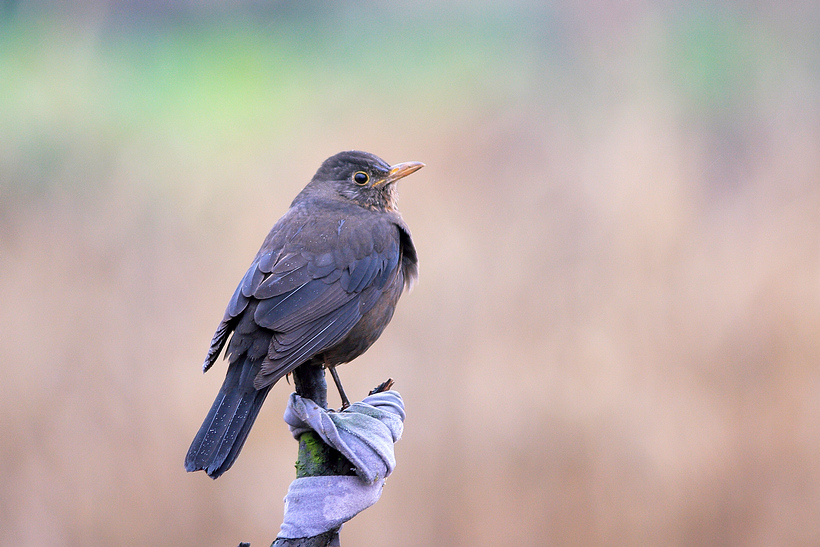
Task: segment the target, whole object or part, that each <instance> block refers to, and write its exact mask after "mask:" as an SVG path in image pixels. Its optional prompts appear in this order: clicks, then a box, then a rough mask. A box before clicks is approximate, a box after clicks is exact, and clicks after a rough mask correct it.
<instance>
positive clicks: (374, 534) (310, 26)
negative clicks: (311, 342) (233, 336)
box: [0, 1, 820, 546]
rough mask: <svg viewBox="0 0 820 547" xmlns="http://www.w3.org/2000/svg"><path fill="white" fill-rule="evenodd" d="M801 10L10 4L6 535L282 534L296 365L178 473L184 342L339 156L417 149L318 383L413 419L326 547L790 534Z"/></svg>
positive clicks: (814, 110) (798, 510)
mask: <svg viewBox="0 0 820 547" xmlns="http://www.w3.org/2000/svg"><path fill="white" fill-rule="evenodd" d="M818 29H820V9H818V7H817V6H816V5H815V3H812V2H792V3H789V4H788V5H781V4H774V3H770V4H767V3H748V4H747V3H742V2H737V3H724V4H708V3H695V4H692V3H685V2H673V3H660V2H657V3H652V2H649V3H640V4H616V3H600V2H590V3H583V4H577V3H569V2H554V3H546V4H545V3H536V2H526V1H521V2H507V3H502V4H498V3H490V2H473V3H465V2H454V3H433V2H429V3H428V2H421V3H416V4H411V5H399V4H394V3H389V2H350V3H344V4H332V5H327V4H325V3H319V2H300V3H283V2H272V3H262V2H252V1H240V2H234V3H231V4H230V5H229V6H226V5H223V4H222V3H215V2H201V3H177V4H172V3H167V2H151V3H147V4H146V3H137V2H124V3H106V2H100V3H94V4H82V5H64V4H60V3H39V4H26V3H18V2H5V3H2V4H1V5H0V303H1V304H2V305H0V333H2V334H3V336H2V337H0V339H1V340H2V343H1V344H2V345H0V352H2V354H3V356H4V358H3V364H2V365H0V431H3V440H2V441H1V442H0V465H1V466H2V468H3V469H4V473H3V474H2V475H0V544H3V545H6V544H8V545H46V544H48V545H109V544H133V545H143V544H145V545H149V544H150V545H172V544H173V545H178V544H236V543H238V542H239V541H251V542H252V544H254V545H259V544H264V542H265V541H267V542H270V541H271V540H272V539H273V538H274V537H275V535H276V531H277V530H278V525H279V522H280V519H281V515H282V502H281V500H282V497H283V496H284V494H285V492H286V489H287V485H288V484H289V482H290V481H291V480H292V479H293V477H294V469H293V462H294V460H295V455H296V443H295V442H294V441H293V440H292V439H291V438H290V437H289V435H288V433H287V430H286V428H285V426H284V424H283V423H282V422H281V413H282V410H283V409H284V405H285V401H286V399H287V396H288V393H289V391H290V389H291V388H290V386H288V385H287V384H285V383H282V385H277V386H276V388H274V390H273V391H272V393H271V396H270V397H269V398H268V402H267V403H266V405H265V408H264V409H263V410H262V413H261V415H260V418H259V420H258V421H257V424H256V426H255V427H254V431H253V433H252V434H251V436H250V438H249V441H248V443H247V444H246V446H245V448H244V450H243V454H242V456H241V457H240V458H239V460H238V462H237V464H236V465H235V466H234V468H232V469H231V471H230V472H229V473H227V474H226V475H225V476H224V477H222V478H220V479H219V480H218V481H216V482H212V481H210V480H209V479H207V478H206V477H204V476H197V475H186V474H185V473H184V471H183V468H182V459H183V456H184V454H185V450H186V449H187V447H188V444H189V442H190V440H191V438H192V436H193V434H194V433H195V431H196V429H197V427H198V426H199V424H200V422H201V420H202V418H203V417H204V415H205V413H206V412H207V409H208V408H209V405H210V403H211V400H212V397H213V396H214V394H215V393H216V391H217V389H218V386H219V384H220V383H221V381H222V378H221V377H220V376H221V374H222V373H223V372H224V368H220V365H217V366H215V367H214V370H213V371H212V372H209V373H208V374H207V375H205V376H204V377H203V376H202V375H201V374H200V373H199V370H200V369H199V365H200V363H201V360H202V358H203V356H204V354H205V351H206V350H207V344H208V342H209V340H210V337H211V334H212V331H213V329H214V328H215V327H216V325H217V322H218V320H219V319H220V317H221V316H222V315H221V314H222V313H223V311H224V305H225V303H226V302H227V300H228V298H229V297H230V295H231V294H232V292H233V289H234V287H235V285H236V283H237V282H238V280H239V279H240V278H241V276H242V274H243V273H244V271H245V269H246V267H247V265H248V264H249V262H250V260H251V258H252V256H253V254H254V253H255V252H256V250H257V248H258V246H259V244H260V243H261V241H262V239H263V238H264V236H265V234H266V233H267V230H268V229H269V228H270V226H271V225H272V224H273V222H274V221H275V220H276V219H277V218H278V217H279V216H280V215H281V214H282V213H283V212H284V211H285V208H286V207H287V205H288V203H290V200H291V199H292V198H293V197H294V196H295V195H296V193H297V192H298V191H299V189H301V188H302V186H304V184H305V183H306V182H307V181H308V180H309V178H310V176H311V175H312V174H313V172H314V171H315V169H316V168H317V167H318V166H319V164H320V162H321V161H322V160H324V159H325V158H326V157H328V156H330V155H332V154H334V153H336V152H338V151H340V150H343V149H351V148H358V149H365V150H368V151H371V152H374V153H376V154H378V155H380V156H382V157H384V158H385V159H386V160H387V161H389V162H393V163H395V162H399V161H410V160H418V161H424V162H425V163H426V164H427V167H426V168H425V169H424V170H422V171H420V172H419V173H418V174H415V175H413V177H411V178H408V179H407V181H406V182H403V183H402V187H401V195H402V199H401V210H402V212H403V214H404V217H405V219H406V220H407V222H408V224H409V225H410V227H411V228H412V230H413V233H414V239H415V241H416V246H417V247H418V251H419V255H420V268H421V273H420V275H421V279H420V283H419V285H418V287H417V288H416V289H415V290H414V292H413V293H411V294H409V295H405V296H404V297H403V298H402V301H401V303H400V304H399V307H398V310H397V313H396V316H395V319H394V320H393V322H392V324H391V325H390V326H389V327H388V329H387V330H386V331H385V334H384V335H383V337H382V338H381V339H380V341H379V342H378V343H377V344H376V345H374V347H373V348H372V349H371V350H369V351H368V353H367V354H365V355H364V356H362V357H361V358H359V359H357V361H356V362H355V363H353V364H350V365H345V366H344V367H342V368H341V369H340V374H341V375H342V377H343V378H344V381H345V386H346V388H347V390H348V392H349V393H350V394H351V395H352V396H353V397H359V398H361V397H362V396H364V394H366V393H367V391H368V390H369V389H371V388H372V387H373V386H375V385H376V384H378V383H380V382H381V381H383V380H384V379H385V378H386V377H388V376H392V377H393V378H395V379H396V382H397V383H396V388H397V389H398V390H399V391H400V392H401V393H402V395H403V396H404V398H405V400H406V403H407V407H408V420H407V422H406V430H405V435H404V438H403V439H402V440H401V441H400V442H399V443H398V444H397V459H398V467H397V470H396V473H395V474H394V475H393V476H391V477H390V480H389V484H388V485H387V487H386V489H385V492H384V496H383V498H382V499H381V500H380V502H379V503H378V504H377V505H376V506H374V507H373V508H371V509H368V510H367V511H366V512H364V513H362V514H361V515H359V516H357V517H356V519H354V520H353V521H351V522H350V523H349V524H347V525H346V526H345V528H344V531H343V533H342V542H343V544H348V543H349V544H351V545H394V546H395V545H447V546H451V545H495V544H498V543H502V544H510V545H553V544H554V545H701V544H704V545H814V544H817V543H818V541H820V524H818V523H820V509H819V508H820V505H818V504H817V500H818V499H820V368H818V366H817V364H818V362H820V336H818V334H820V187H819V186H818V184H819V183H820V31H818ZM353 394H358V395H353ZM331 397H332V396H331ZM331 404H333V401H331Z"/></svg>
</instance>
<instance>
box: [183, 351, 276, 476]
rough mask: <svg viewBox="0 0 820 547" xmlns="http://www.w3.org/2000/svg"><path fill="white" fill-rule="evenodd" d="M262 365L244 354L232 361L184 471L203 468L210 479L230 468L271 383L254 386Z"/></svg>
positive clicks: (189, 454) (188, 456) (197, 435)
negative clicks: (258, 387)
mask: <svg viewBox="0 0 820 547" xmlns="http://www.w3.org/2000/svg"><path fill="white" fill-rule="evenodd" d="M260 368H261V363H254V362H252V361H251V360H250V359H248V358H247V357H246V356H243V357H241V358H240V359H237V360H236V361H234V362H232V363H231V364H230V365H229V367H228V373H227V375H226V376H225V381H224V382H223V383H222V387H221V388H220V390H219V394H218V395H217V396H216V400H215V401H214V404H213V405H212V406H211V410H210V412H208V416H207V417H206V418H205V421H204V422H203V423H202V427H200V428H199V431H198V432H197V434H196V437H194V442H192V443H191V448H189V449H188V455H187V456H186V457H185V469H186V471H198V470H200V469H202V470H204V471H205V472H206V473H207V474H208V476H210V477H211V478H212V479H215V478H217V477H219V476H220V475H221V474H222V473H224V472H225V471H227V470H228V469H230V467H231V465H233V462H234V461H235V460H236V458H237V456H239V451H240V450H242V445H244V444H245V439H247V438H248V432H249V431H250V430H251V427H252V426H253V422H254V420H256V415H257V414H259V409H260V408H262V403H263V402H265V397H267V395H268V392H269V391H270V388H271V387H273V386H272V385H270V386H266V387H263V388H262V389H259V390H257V389H254V387H253V379H254V377H255V376H256V374H257V373H258V372H259V370H260Z"/></svg>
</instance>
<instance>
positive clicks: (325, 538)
mask: <svg viewBox="0 0 820 547" xmlns="http://www.w3.org/2000/svg"><path fill="white" fill-rule="evenodd" d="M293 383H294V386H295V388H296V393H298V394H299V395H300V396H301V397H303V398H305V399H310V400H312V401H313V402H314V403H316V404H317V405H319V406H321V407H322V408H327V382H326V381H325V371H324V368H322V367H321V366H313V365H307V364H305V365H302V366H300V367H298V368H297V369H296V370H294V371H293ZM355 474H356V469H355V468H354V467H353V465H352V464H351V463H350V462H349V461H348V460H347V458H345V457H344V456H342V454H341V453H340V452H339V451H338V450H336V449H335V448H331V447H330V446H328V445H326V444H325V443H324V441H322V439H321V437H319V435H318V434H317V433H316V432H314V431H308V432H305V433H302V435H300V436H299V455H298V456H297V459H296V478H301V477H318V476H328V475H355ZM339 545H341V544H340V541H339V529H338V528H336V529H335V530H330V531H328V532H325V533H323V534H319V535H318V536H313V537H308V538H276V540H275V541H274V542H273V543H272V544H271V547H337V546H339Z"/></svg>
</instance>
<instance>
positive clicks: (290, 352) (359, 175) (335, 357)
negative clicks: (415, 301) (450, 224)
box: [185, 150, 424, 479]
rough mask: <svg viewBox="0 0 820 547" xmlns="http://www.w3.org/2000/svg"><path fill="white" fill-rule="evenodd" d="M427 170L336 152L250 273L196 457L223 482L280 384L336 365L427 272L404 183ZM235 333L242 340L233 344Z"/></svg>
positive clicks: (190, 456) (214, 349)
mask: <svg viewBox="0 0 820 547" xmlns="http://www.w3.org/2000/svg"><path fill="white" fill-rule="evenodd" d="M422 167H424V164H423V163H421V162H415V161H412V162H405V163H398V164H395V165H390V164H388V163H387V162H385V161H384V160H383V159H381V158H379V157H378V156H376V155H374V154H370V153H368V152H362V151H358V150H349V151H345V152H340V153H338V154H336V155H334V156H331V157H330V158H328V159H327V160H325V161H324V162H323V163H322V165H321V166H320V167H319V169H318V170H317V171H316V174H315V175H314V176H313V178H312V179H311V180H310V182H309V183H308V184H307V185H306V186H305V187H304V189H303V190H302V191H301V192H299V194H298V195H297V196H296V198H295V199H294V200H293V202H292V203H291V204H290V207H289V208H288V210H287V212H286V213H285V214H284V215H283V216H282V218H280V219H279V220H278V221H277V222H276V224H274V226H273V228H272V229H271V231H270V233H269V234H268V235H267V237H266V238H265V240H264V242H263V243H262V246H261V248H260V249H259V252H257V254H256V257H255V258H254V259H253V262H252V263H251V265H250V267H249V268H248V270H247V272H246V273H245V275H244V276H243V278H242V280H241V281H240V282H239V285H238V286H237V288H236V290H235V292H234V294H233V296H232V297H231V299H230V301H229V302H228V306H227V309H226V310H225V314H224V316H223V318H222V321H221V322H220V323H219V326H218V327H217V329H216V333H215V334H214V336H213V339H212V340H211V344H210V348H209V349H208V352H207V355H206V357H205V362H204V364H203V371H205V372H207V371H208V369H210V368H211V367H212V366H213V364H214V363H215V362H216V360H217V358H218V357H219V355H220V353H222V350H223V349H225V353H224V358H225V359H227V360H228V371H227V373H226V375H225V380H224V382H223V383H222V387H221V388H220V390H219V393H218V395H217V397H216V399H215V400H214V402H213V405H212V406H211V409H210V411H209V412H208V415H207V417H206V418H205V421H204V422H203V423H202V426H201V427H200V429H199V431H198V432H197V434H196V436H195V437H194V440H193V442H192V443H191V447H190V448H189V450H188V453H187V455H186V457H185V469H186V470H187V471H198V470H204V471H205V473H206V474H207V475H208V476H210V477H211V478H213V479H216V478H218V477H219V476H221V475H222V474H223V473H225V471H227V470H228V469H229V468H230V467H231V466H232V465H233V463H234V462H235V461H236V458H237V457H238V456H239V452H240V451H241V449H242V446H243V445H244V444H245V440H246V439H247V437H248V433H249V432H250V429H251V427H252V426H253V423H254V421H255V420H256V417H257V415H258V413H259V410H260V408H261V407H262V404H263V403H264V401H265V397H267V395H268V392H269V391H270V389H271V388H272V387H273V385H274V384H275V383H276V382H277V381H278V380H279V379H280V378H282V377H283V376H286V375H288V374H289V373H291V372H293V370H294V369H296V368H297V367H300V366H303V365H311V366H323V367H325V368H327V369H329V370H330V372H331V374H332V375H333V378H334V381H336V385H337V388H338V389H339V394H340V396H341V398H342V408H344V407H346V406H347V405H349V401H348V399H347V396H346V395H345V393H344V390H343V388H342V386H341V382H340V381H339V380H338V375H337V374H336V369H335V367H336V366H338V365H340V364H343V363H347V362H350V361H352V360H353V359H355V358H356V357H358V356H359V355H361V354H362V353H364V352H365V351H366V350H367V349H368V348H369V347H370V346H371V345H372V344H373V343H374V342H375V341H376V339H378V338H379V336H380V335H381V333H382V331H383V330H384V328H385V327H386V326H387V324H388V323H389V322H390V320H391V319H392V317H393V313H394V311H395V309H396V304H397V302H398V300H399V297H400V296H401V295H402V293H403V292H404V291H405V290H406V289H407V290H409V289H410V288H412V286H413V284H414V283H415V282H416V279H417V277H418V257H417V254H416V248H415V246H414V244H413V239H412V237H411V235H410V229H409V228H408V226H407V224H406V223H405V221H404V220H403V219H402V216H401V214H400V213H399V211H398V209H397V200H398V194H397V190H396V182H397V181H399V180H400V179H402V178H404V177H406V176H407V175H410V174H411V173H414V172H416V171H418V170H419V169H421V168H422ZM229 339H230V341H229Z"/></svg>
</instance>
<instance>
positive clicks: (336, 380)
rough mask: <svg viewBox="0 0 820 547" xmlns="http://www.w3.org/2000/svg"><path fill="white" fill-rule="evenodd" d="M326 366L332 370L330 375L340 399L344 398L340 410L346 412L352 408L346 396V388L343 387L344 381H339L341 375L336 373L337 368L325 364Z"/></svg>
mask: <svg viewBox="0 0 820 547" xmlns="http://www.w3.org/2000/svg"><path fill="white" fill-rule="evenodd" d="M325 366H326V367H327V368H328V370H330V375H331V376H333V383H334V384H336V389H338V390H339V397H341V398H342V408H341V409H340V410H344V409H346V408H347V407H349V406H350V400H348V398H347V395H346V394H345V388H343V387H342V381H341V380H340V379H339V373H337V372H336V366H335V365H329V364H327V363H325Z"/></svg>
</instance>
